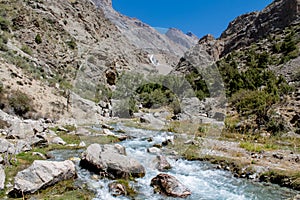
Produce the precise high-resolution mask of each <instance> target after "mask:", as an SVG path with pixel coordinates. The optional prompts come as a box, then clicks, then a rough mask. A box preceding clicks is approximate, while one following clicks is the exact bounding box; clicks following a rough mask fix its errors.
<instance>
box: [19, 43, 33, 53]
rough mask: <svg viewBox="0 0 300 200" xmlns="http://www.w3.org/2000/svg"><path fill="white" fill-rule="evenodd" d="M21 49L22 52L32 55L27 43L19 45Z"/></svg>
mask: <svg viewBox="0 0 300 200" xmlns="http://www.w3.org/2000/svg"><path fill="white" fill-rule="evenodd" d="M21 50H22V51H23V52H24V53H27V54H28V55H32V50H31V48H30V47H29V46H27V45H23V46H22V47H21Z"/></svg>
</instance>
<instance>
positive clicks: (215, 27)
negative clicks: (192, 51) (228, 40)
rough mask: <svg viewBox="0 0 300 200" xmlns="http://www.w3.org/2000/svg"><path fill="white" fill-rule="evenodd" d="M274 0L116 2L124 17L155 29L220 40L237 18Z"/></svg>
mask: <svg viewBox="0 0 300 200" xmlns="http://www.w3.org/2000/svg"><path fill="white" fill-rule="evenodd" d="M272 1H273V0H112V2H113V7H114V8H115V9H116V10H117V11H119V12H121V13H122V14H124V15H127V16H130V17H136V18H138V19H140V20H141V21H143V22H145V23H147V24H149V25H151V26H153V27H166V28H169V27H174V28H178V29H181V30H182V31H183V32H188V31H191V32H193V33H194V34H196V35H197V36H198V37H202V36H203V35H206V34H208V33H210V34H212V35H214V36H215V37H219V36H220V34H221V33H222V32H223V31H224V30H225V29H226V27H227V26H228V23H229V22H230V21H232V20H233V19H234V18H235V17H237V16H239V15H241V14H245V13H247V12H251V11H257V10H262V9H263V8H264V7H266V6H267V5H268V4H270V3H271V2H272Z"/></svg>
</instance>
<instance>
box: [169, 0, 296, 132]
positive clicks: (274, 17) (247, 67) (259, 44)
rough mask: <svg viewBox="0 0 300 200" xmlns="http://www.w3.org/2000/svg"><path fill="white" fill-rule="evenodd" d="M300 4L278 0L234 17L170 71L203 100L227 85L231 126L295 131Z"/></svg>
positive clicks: (244, 128) (240, 128) (247, 130)
mask: <svg viewBox="0 0 300 200" xmlns="http://www.w3.org/2000/svg"><path fill="white" fill-rule="evenodd" d="M299 8H300V1H298V0H276V1H274V2H273V3H271V4H270V5H269V6H267V7H266V8H265V9H263V10H262V11H260V12H252V13H248V14H245V15H241V16H239V17H237V18H236V19H235V20H233V21H232V22H230V24H229V26H228V28H227V29H226V30H225V31H224V32H223V33H222V34H221V37H220V38H218V39H215V38H213V37H212V36H211V35H207V36H205V37H203V38H202V39H200V41H199V42H198V44H197V45H195V46H194V47H193V48H191V49H190V50H189V51H187V52H186V53H185V55H184V56H183V57H182V58H181V59H180V62H179V63H178V65H177V66H176V68H175V69H174V70H173V71H172V73H173V74H181V75H184V76H185V77H186V78H187V79H188V80H189V82H190V84H191V86H192V87H193V88H194V90H195V93H196V95H197V97H198V98H199V99H203V100H204V102H205V99H207V98H208V97H211V96H212V91H216V90H218V91H220V92H222V91H223V90H222V88H223V89H225V93H226V96H227V100H228V103H229V104H228V105H229V107H228V112H229V113H231V114H229V115H228V116H227V118H228V119H229V121H230V119H232V118H234V119H235V120H236V119H237V118H238V119H239V120H237V121H239V123H238V124H235V125H228V124H227V126H230V127H234V128H232V129H231V131H236V130H240V131H241V132H255V131H256V132H258V131H260V132H263V131H267V132H271V134H274V135H276V134H279V133H283V132H288V131H291V132H296V133H299V132H300V129H299V128H300V127H299V125H300V124H299V122H296V121H297V120H296V121H295V119H299V106H300V100H299V86H300V84H299V80H300V78H299V74H300V67H299V59H300V57H299V52H300V51H299V46H300V17H299V13H300V9H299ZM209 74H210V75H209ZM216 74H219V75H221V78H217V77H218V76H217V75H216ZM214 77H215V78H214ZM200 112H204V113H203V114H206V115H209V113H208V111H207V110H206V111H200Z"/></svg>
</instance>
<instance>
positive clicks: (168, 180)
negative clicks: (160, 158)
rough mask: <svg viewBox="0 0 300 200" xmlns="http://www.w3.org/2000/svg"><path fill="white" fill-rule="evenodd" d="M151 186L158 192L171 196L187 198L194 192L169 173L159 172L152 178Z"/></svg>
mask: <svg viewBox="0 0 300 200" xmlns="http://www.w3.org/2000/svg"><path fill="white" fill-rule="evenodd" d="M151 186H152V187H153V188H154V191H155V192H156V193H160V194H164V195H167V196H171V197H179V198H186V197H187V196H189V195H191V194H192V193H191V191H190V190H189V189H188V188H186V187H185V186H184V185H183V184H182V183H180V182H179V181H178V180H177V179H176V178H175V177H174V176H171V175H168V174H158V175H157V176H156V177H154V178H153V179H152V180H151Z"/></svg>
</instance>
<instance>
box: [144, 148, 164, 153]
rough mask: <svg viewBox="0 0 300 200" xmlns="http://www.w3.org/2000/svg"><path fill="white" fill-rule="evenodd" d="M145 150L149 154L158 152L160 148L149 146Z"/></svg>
mask: <svg viewBox="0 0 300 200" xmlns="http://www.w3.org/2000/svg"><path fill="white" fill-rule="evenodd" d="M147 152H148V153H151V154H160V153H161V150H160V149H159V148H157V147H150V148H148V149H147Z"/></svg>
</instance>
